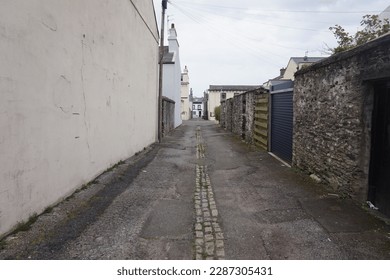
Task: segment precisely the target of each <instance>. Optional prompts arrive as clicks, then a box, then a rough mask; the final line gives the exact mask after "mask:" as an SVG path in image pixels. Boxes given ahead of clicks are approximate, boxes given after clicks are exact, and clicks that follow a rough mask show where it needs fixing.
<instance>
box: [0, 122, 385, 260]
mask: <svg viewBox="0 0 390 280" xmlns="http://www.w3.org/2000/svg"><path fill="white" fill-rule="evenodd" d="M374 214H375V213H374ZM0 244H1V246H0V259H93V260H95V259H104V260H108V259H141V260H148V259H171V260H172V259H390V228H389V226H388V225H387V224H386V223H385V221H384V220H383V219H378V218H377V217H376V215H373V213H371V212H370V210H368V209H364V208H363V207H362V206H361V205H359V203H357V202H354V201H352V200H349V199H341V198H339V197H337V195H335V194H334V193H333V192H332V191H331V190H329V189H327V188H326V187H325V186H322V185H318V184H316V183H315V182H313V181H311V179H310V178H308V176H307V175H304V174H301V173H300V172H299V171H296V170H294V169H291V168H288V167H286V166H284V165H283V164H282V163H280V162H279V161H277V160H276V159H274V158H273V157H271V156H270V155H269V154H268V153H266V152H264V151H259V150H256V149H254V148H251V147H249V146H248V145H246V144H245V143H242V142H241V141H240V140H239V139H237V138H236V137H234V136H233V135H232V134H230V133H227V132H226V131H224V130H223V129H221V128H219V127H218V126H217V125H216V124H215V123H214V122H208V121H194V120H193V121H187V122H184V123H183V125H182V126H180V127H179V128H178V129H176V130H175V131H174V132H173V133H172V134H171V135H169V136H167V137H166V138H164V140H163V143H161V144H155V145H153V146H151V147H149V148H148V149H146V150H145V151H143V152H142V153H140V154H138V155H136V156H134V157H132V158H130V159H128V160H127V161H125V162H124V163H121V164H119V165H118V166H116V167H115V168H113V169H111V170H108V171H107V172H105V173H104V174H102V175H101V176H99V177H98V178H96V179H95V180H94V181H93V182H91V183H90V184H89V185H88V186H86V187H85V188H83V189H82V190H80V191H78V192H76V193H75V194H74V195H73V196H71V197H69V198H68V199H66V200H64V201H63V202H61V203H60V204H58V205H57V206H56V207H54V208H53V209H48V210H47V211H46V213H45V214H42V215H41V216H39V217H38V219H37V221H36V222H35V223H34V224H32V225H31V227H30V228H29V229H28V230H25V231H20V232H18V233H15V234H12V235H10V236H8V237H7V238H6V239H5V240H3V241H2V242H1V243H0Z"/></svg>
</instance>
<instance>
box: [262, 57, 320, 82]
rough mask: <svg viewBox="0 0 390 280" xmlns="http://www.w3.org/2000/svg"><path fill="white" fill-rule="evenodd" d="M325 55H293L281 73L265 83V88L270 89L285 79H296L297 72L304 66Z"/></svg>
mask: <svg viewBox="0 0 390 280" xmlns="http://www.w3.org/2000/svg"><path fill="white" fill-rule="evenodd" d="M324 58H325V57H308V56H304V57H291V58H290V60H289V61H288V64H287V67H286V68H282V69H280V75H279V76H278V77H275V78H273V79H271V80H268V81H267V82H265V83H264V84H263V86H264V88H266V89H270V87H271V85H275V84H278V83H280V82H285V81H294V79H295V77H294V75H295V73H296V72H297V71H298V70H300V69H302V68H303V67H306V66H309V65H312V64H314V63H316V62H319V61H321V60H322V59H324Z"/></svg>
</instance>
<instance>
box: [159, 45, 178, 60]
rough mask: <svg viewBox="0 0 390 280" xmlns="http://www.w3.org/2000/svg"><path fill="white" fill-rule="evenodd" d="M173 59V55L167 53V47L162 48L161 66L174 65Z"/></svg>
mask: <svg viewBox="0 0 390 280" xmlns="http://www.w3.org/2000/svg"><path fill="white" fill-rule="evenodd" d="M173 57H174V53H170V52H169V47H164V55H163V59H162V62H163V64H174V63H175V61H174V60H173Z"/></svg>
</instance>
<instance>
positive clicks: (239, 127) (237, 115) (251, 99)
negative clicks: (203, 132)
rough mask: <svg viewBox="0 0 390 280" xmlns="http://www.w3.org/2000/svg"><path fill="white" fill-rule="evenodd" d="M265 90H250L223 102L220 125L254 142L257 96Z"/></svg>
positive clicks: (250, 142) (249, 141)
mask: <svg viewBox="0 0 390 280" xmlns="http://www.w3.org/2000/svg"><path fill="white" fill-rule="evenodd" d="M265 92H266V91H265V90H264V89H257V90H253V91H248V92H245V93H242V94H239V95H236V96H234V97H233V98H230V99H228V100H226V101H223V102H221V121H220V126H221V127H223V128H225V129H226V130H228V131H230V132H233V133H234V134H236V135H238V136H239V137H241V138H242V139H243V140H245V141H246V142H247V143H249V144H253V134H254V133H253V130H254V122H255V105H256V104H255V103H256V98H257V96H259V95H260V94H264V93H265Z"/></svg>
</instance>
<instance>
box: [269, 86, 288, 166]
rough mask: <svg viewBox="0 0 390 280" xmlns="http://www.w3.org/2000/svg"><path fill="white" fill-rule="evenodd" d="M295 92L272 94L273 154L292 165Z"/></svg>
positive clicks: (279, 91) (282, 91)
mask: <svg viewBox="0 0 390 280" xmlns="http://www.w3.org/2000/svg"><path fill="white" fill-rule="evenodd" d="M292 138H293V91H292V89H291V85H290V86H289V87H288V89H286V90H283V89H282V90H277V91H274V92H271V152H272V153H273V154H275V155H276V156H278V157H279V158H281V159H282V160H284V161H286V162H287V163H289V164H291V162H292V141H293V139H292Z"/></svg>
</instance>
